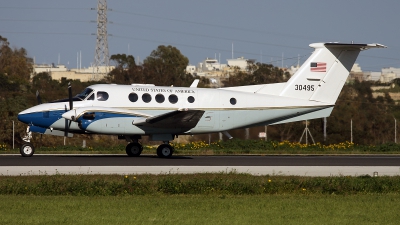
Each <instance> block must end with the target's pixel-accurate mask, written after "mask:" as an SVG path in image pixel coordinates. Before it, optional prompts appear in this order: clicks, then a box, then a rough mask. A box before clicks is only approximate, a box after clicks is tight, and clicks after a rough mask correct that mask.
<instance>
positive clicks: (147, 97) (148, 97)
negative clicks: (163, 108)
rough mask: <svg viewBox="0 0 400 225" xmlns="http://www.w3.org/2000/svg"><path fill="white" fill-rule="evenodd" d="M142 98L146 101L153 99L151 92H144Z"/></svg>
mask: <svg viewBox="0 0 400 225" xmlns="http://www.w3.org/2000/svg"><path fill="white" fill-rule="evenodd" d="M142 100H143V101H144V102H146V103H149V102H150V101H151V95H150V94H149V93H144V94H143V95H142Z"/></svg>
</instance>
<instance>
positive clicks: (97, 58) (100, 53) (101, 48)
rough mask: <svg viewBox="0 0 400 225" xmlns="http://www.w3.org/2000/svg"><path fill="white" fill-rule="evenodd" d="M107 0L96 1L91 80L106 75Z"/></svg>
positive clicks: (107, 64) (107, 57) (107, 56)
mask: <svg viewBox="0 0 400 225" xmlns="http://www.w3.org/2000/svg"><path fill="white" fill-rule="evenodd" d="M107 10H108V9H107V0H98V3H97V43H96V51H95V54H94V65H93V68H94V71H93V79H94V80H98V79H99V75H105V74H107V73H108V67H109V65H110V59H109V54H108V42H107V36H108V34H107V23H108V20H107Z"/></svg>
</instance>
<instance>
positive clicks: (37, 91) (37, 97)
mask: <svg viewBox="0 0 400 225" xmlns="http://www.w3.org/2000/svg"><path fill="white" fill-rule="evenodd" d="M36 99H37V102H38V105H40V104H42V98H41V97H40V94H39V90H36Z"/></svg>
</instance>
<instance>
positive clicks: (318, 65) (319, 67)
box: [310, 62, 326, 72]
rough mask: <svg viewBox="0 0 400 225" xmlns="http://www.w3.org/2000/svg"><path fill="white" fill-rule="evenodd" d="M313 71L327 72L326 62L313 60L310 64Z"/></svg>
mask: <svg viewBox="0 0 400 225" xmlns="http://www.w3.org/2000/svg"><path fill="white" fill-rule="evenodd" d="M310 68H311V72H326V63H324V62H312V63H311V65H310Z"/></svg>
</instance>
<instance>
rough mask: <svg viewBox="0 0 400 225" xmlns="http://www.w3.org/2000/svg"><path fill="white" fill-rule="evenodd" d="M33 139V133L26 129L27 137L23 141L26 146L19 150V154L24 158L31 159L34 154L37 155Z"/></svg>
mask: <svg viewBox="0 0 400 225" xmlns="http://www.w3.org/2000/svg"><path fill="white" fill-rule="evenodd" d="M31 138H32V132H31V131H30V130H29V126H28V128H26V135H25V137H23V138H22V140H24V141H25V144H23V145H22V146H21V148H20V149H19V152H20V153H21V155H22V156H23V157H31V156H33V153H35V148H34V147H33V144H31V143H30V142H31Z"/></svg>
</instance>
